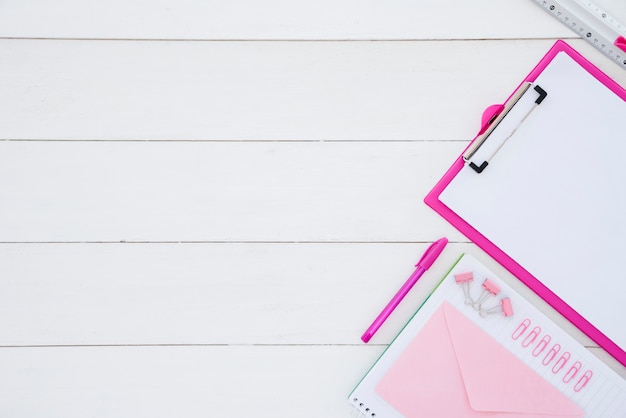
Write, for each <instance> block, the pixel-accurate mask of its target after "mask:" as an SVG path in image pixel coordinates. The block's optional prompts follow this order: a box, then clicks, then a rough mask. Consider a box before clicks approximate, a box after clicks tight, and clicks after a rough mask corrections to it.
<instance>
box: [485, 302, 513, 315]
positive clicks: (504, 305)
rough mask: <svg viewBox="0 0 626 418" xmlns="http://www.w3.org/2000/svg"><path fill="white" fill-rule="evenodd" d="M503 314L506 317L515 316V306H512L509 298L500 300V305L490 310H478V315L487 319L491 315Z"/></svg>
mask: <svg viewBox="0 0 626 418" xmlns="http://www.w3.org/2000/svg"><path fill="white" fill-rule="evenodd" d="M500 312H502V315H504V316H512V315H513V306H512V305H511V299H509V298H503V299H501V300H500V304H499V305H496V306H493V307H491V308H488V309H482V308H480V309H479V310H478V313H479V314H480V316H482V317H485V316H487V315H489V314H497V313H500Z"/></svg>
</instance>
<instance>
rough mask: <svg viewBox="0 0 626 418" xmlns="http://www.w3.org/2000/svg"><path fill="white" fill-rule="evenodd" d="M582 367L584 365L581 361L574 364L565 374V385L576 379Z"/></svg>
mask: <svg viewBox="0 0 626 418" xmlns="http://www.w3.org/2000/svg"><path fill="white" fill-rule="evenodd" d="M581 367H583V365H582V363H581V362H580V361H577V362H576V363H574V364H572V367H570V368H569V370H568V371H567V373H565V376H563V383H569V382H571V381H572V379H573V378H575V377H576V374H578V372H579V371H580V368H581Z"/></svg>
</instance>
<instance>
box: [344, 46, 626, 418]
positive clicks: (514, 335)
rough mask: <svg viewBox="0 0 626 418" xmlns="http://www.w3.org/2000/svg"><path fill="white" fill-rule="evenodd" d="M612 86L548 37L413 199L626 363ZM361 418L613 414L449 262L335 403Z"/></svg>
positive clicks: (595, 381)
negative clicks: (421, 197)
mask: <svg viewBox="0 0 626 418" xmlns="http://www.w3.org/2000/svg"><path fill="white" fill-rule="evenodd" d="M625 120H626V90H624V89H623V88H622V87H621V86H619V85H618V84H617V83H616V82H615V81H613V80H611V79H610V78H609V77H608V76H606V75H605V74H604V73H602V72H601V71H600V70H598V69H597V68H596V67H595V66H593V65H592V64H591V63H590V62H588V61H587V60H586V59H585V58H584V57H582V56H581V55H580V54H579V53H578V52H576V51H575V50H574V49H572V48H571V47H570V46H569V45H567V44H566V43H565V42H563V41H558V42H556V44H555V45H554V46H553V47H552V48H551V49H550V50H549V51H548V53H547V54H546V55H545V56H544V57H543V58H542V59H541V60H540V62H539V63H538V64H537V66H536V67H535V68H534V69H533V70H532V71H531V72H530V74H529V75H528V76H527V77H526V78H525V79H524V80H523V81H522V83H521V84H520V85H519V86H518V88H517V89H516V90H515V91H514V92H513V93H512V94H511V95H510V97H509V99H508V100H507V101H506V102H505V103H504V104H502V105H494V106H491V107H489V108H488V109H487V110H486V111H485V112H484V114H483V119H482V126H481V130H480V132H479V134H478V136H477V137H476V138H474V140H473V141H472V142H471V143H470V145H469V146H468V147H467V148H466V149H465V151H464V152H463V153H462V154H461V155H460V156H459V157H458V158H457V160H456V161H454V163H453V165H452V166H451V167H450V168H449V169H448V171H447V172H446V173H445V175H444V176H443V178H442V179H441V180H440V181H439V182H438V183H437V184H436V185H435V187H434V188H433V190H432V191H431V192H430V193H429V194H428V195H427V196H426V198H425V202H426V203H427V204H428V205H429V206H431V207H432V208H433V209H435V211H437V212H438V213H439V214H441V215H442V216H443V217H444V218H445V219H447V220H448V221H449V222H450V223H451V224H452V225H453V226H455V227H456V228H457V229H459V230H460V231H461V232H462V233H464V234H465V235H466V236H467V237H468V238H470V239H471V240H472V241H473V242H474V243H476V244H477V245H478V246H480V247H481V248H482V249H484V250H485V251H486V252H487V253H488V254H489V255H491V256H492V257H493V258H494V259H495V260H496V261H498V262H499V263H500V264H502V265H503V266H504V267H506V268H507V269H508V270H509V271H510V272H511V273H512V274H513V275H514V276H516V277H517V278H518V279H520V280H521V281H522V282H523V283H525V284H526V285H527V286H528V287H529V288H530V289H532V290H533V291H534V292H535V293H537V294H538V295H539V296H540V297H542V298H543V299H544V300H546V301H547V302H548V303H549V304H550V305H552V306H553V307H554V308H555V309H556V310H557V311H559V312H560V313H561V314H563V315H564V316H565V317H566V318H567V319H569V320H570V321H571V322H572V323H573V324H574V325H576V326H577V327H578V328H579V329H581V330H582V331H583V332H585V333H586V334H587V335H588V336H589V337H591V338H592V339H593V340H594V341H596V342H597V343H598V344H599V345H600V346H602V347H603V348H604V349H606V350H607V352H609V353H610V354H611V355H613V356H614V357H615V358H616V359H617V360H618V361H620V362H621V363H622V364H624V365H626V352H625V351H624V348H625V347H626V327H624V325H623V320H624V318H626V303H624V302H625V300H624V295H626V280H625V279H624V278H623V277H622V276H623V273H622V268H623V262H622V261H621V259H622V257H623V250H624V249H625V248H624V245H623V244H622V243H621V242H622V240H623V238H624V237H625V236H626V194H625V193H624V192H623V185H624V184H626V170H624V169H623V163H622V161H623V156H624V155H626V141H625V139H626V135H625V133H626V125H624V121H625ZM349 401H350V402H351V403H352V405H353V406H354V408H355V411H357V413H358V414H361V415H363V416H367V417H377V418H388V417H409V418H410V417H422V416H428V417H430V416H437V417H444V418H445V417H460V416H471V417H474V416H475V417H482V416H485V417H487V416H489V417H557V416H558V417H582V416H588V417H626V381H625V380H624V379H623V378H622V377H620V376H619V375H617V373H615V372H614V371H613V370H611V369H610V368H609V367H608V366H607V365H606V364H604V363H603V362H601V361H599V360H598V359H597V358H596V357H595V356H593V355H592V354H591V353H590V352H589V351H588V350H587V349H585V347H583V346H582V345H581V344H580V343H578V342H577V341H575V340H574V339H573V338H572V337H570V336H569V335H568V334H567V333H565V332H564V331H563V330H562V329H560V328H559V327H558V326H557V325H556V324H555V323H553V322H552V321H551V320H550V319H549V318H548V317H547V316H545V315H544V314H543V313H541V312H540V311H539V310H537V309H536V308H535V307H533V306H532V305H531V304H530V303H529V302H527V301H526V300H525V299H523V298H522V297H521V296H520V295H519V294H517V293H516V292H515V291H514V290H513V289H511V288H510V287H508V286H507V285H506V284H505V283H503V282H502V281H501V280H500V279H499V278H497V277H496V276H495V275H494V274H493V273H492V272H490V271H489V270H487V269H486V268H485V267H484V266H483V265H482V264H481V263H480V262H478V261H477V260H476V259H474V258H473V257H471V256H469V255H464V256H462V257H461V258H460V259H459V261H458V262H457V263H456V264H455V266H453V268H452V270H451V271H450V272H449V273H448V274H447V275H446V277H445V278H444V279H443V280H442V282H441V283H440V284H439V286H438V287H437V288H436V290H435V291H434V292H433V293H432V294H431V296H430V297H429V298H428V299H427V300H426V302H425V303H424V304H423V305H422V306H421V307H420V308H419V310H418V311H417V312H416V314H415V315H414V316H413V318H412V319H411V320H410V321H409V322H408V324H407V325H406V326H405V327H404V328H403V330H402V331H401V332H400V333H399V334H398V336H397V337H396V338H395V339H394V341H393V342H392V343H391V345H390V346H389V347H388V348H387V350H386V351H385V352H384V353H383V354H382V356H381V357H380V358H379V359H378V361H377V362H376V363H375V364H374V365H373V366H372V368H371V369H370V371H369V372H368V373H367V374H366V375H365V377H364V378H363V379H362V380H361V382H360V383H359V384H358V385H357V387H356V388H355V389H354V390H353V392H352V393H351V395H350V397H349Z"/></svg>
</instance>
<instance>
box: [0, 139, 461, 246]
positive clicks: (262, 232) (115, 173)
mask: <svg viewBox="0 0 626 418" xmlns="http://www.w3.org/2000/svg"><path fill="white" fill-rule="evenodd" d="M463 146H464V145H463V144H462V143H450V142H448V143H445V142H444V143H441V142H418V143H411V142H408V143H404V142H393V143H384V142H371V143H369V142H355V143H351V142H304V143H292V142H280V143H269V142H253V143H246V142H232V143H229V142H216V143H213V142H30V141H27V142H14V141H8V142H7V141H5V142H1V143H0V201H2V202H3V204H2V205H0V241H1V242H64V241H65V242H66V241H70V242H84V241H89V242H101V241H107V242H119V241H139V242H143V241H151V242H161V241H174V242H178V241H213V242H219V241H287V242H293V241H295V242H301V241H357V242H359V241H374V242H380V241H402V242H404V241H408V242H414V241H416V240H433V239H436V238H438V236H439V234H441V232H442V231H445V230H446V229H445V228H446V225H447V223H446V222H445V221H444V220H443V219H441V218H440V217H439V216H438V215H436V214H435V213H434V211H432V210H430V208H428V207H426V205H425V204H423V203H422V199H423V197H424V196H425V195H426V193H427V192H428V190H429V189H430V188H431V187H432V186H433V185H434V184H435V183H436V181H437V180H438V179H439V177H440V176H441V175H442V174H443V172H444V171H445V169H447V165H448V162H450V163H451V162H452V161H453V160H454V159H455V158H456V156H457V155H458V154H459V153H460V152H461V151H462V148H463ZM451 236H452V237H455V238H458V239H460V237H461V235H460V234H458V233H456V234H451Z"/></svg>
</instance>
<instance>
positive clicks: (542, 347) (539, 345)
mask: <svg viewBox="0 0 626 418" xmlns="http://www.w3.org/2000/svg"><path fill="white" fill-rule="evenodd" d="M551 339H552V338H551V337H550V336H549V335H544V336H543V338H542V339H541V340H540V341H539V342H538V343H537V345H536V346H535V348H534V349H533V356H535V357H537V356H538V355H539V354H541V353H543V350H545V349H546V348H547V347H548V344H550V340H551Z"/></svg>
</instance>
